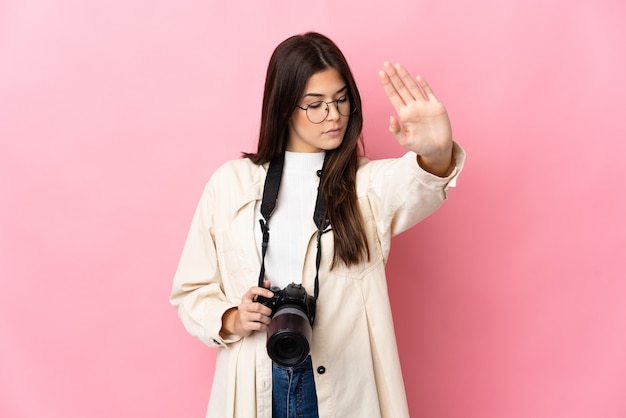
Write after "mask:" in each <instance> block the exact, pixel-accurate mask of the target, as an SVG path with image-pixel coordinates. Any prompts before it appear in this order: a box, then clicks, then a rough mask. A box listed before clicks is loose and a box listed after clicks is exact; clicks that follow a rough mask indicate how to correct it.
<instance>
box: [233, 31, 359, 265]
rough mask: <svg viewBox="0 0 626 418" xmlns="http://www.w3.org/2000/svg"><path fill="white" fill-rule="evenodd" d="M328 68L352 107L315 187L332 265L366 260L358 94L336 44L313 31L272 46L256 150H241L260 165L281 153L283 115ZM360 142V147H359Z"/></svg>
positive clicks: (287, 114)
mask: <svg viewBox="0 0 626 418" xmlns="http://www.w3.org/2000/svg"><path fill="white" fill-rule="evenodd" d="M329 68H334V69H335V70H337V72H339V74H340V75H341V77H342V78H343V79H344V81H345V82H346V85H347V87H348V97H349V98H350V104H351V106H352V107H353V112H352V113H351V114H350V119H349V121H348V126H347V127H346V133H345V135H344V138H343V141H342V142H341V145H339V147H337V148H336V149H333V150H329V151H326V154H327V155H326V162H325V165H324V173H323V174H322V178H321V180H320V188H321V189H320V190H321V192H322V195H323V196H324V198H325V200H326V215H327V217H328V219H329V220H330V224H331V226H332V229H333V233H334V241H335V250H334V257H333V263H332V265H333V267H334V266H335V265H336V261H337V260H341V261H343V262H344V263H345V264H346V265H348V266H350V265H353V264H357V263H359V262H361V261H363V260H365V259H369V248H368V246H367V238H366V236H365V232H364V230H363V227H362V225H363V220H362V219H363V218H362V216H361V211H360V210H359V206H358V202H357V196H356V172H357V166H358V159H359V155H360V154H359V152H360V151H362V150H363V141H362V136H361V130H362V129H363V113H362V112H361V96H360V95H359V90H358V89H357V87H356V83H355V81H354V77H353V76H352V72H351V71H350V67H349V66H348V63H347V61H346V59H345V57H344V55H343V53H342V52H341V51H340V50H339V48H338V47H337V45H335V43H334V42H333V41H331V40H330V39H328V38H327V37H326V36H324V35H321V34H319V33H315V32H308V33H305V34H303V35H295V36H292V37H290V38H288V39H286V40H285V41H283V42H282V43H281V44H280V45H278V46H277V47H276V49H275V50H274V53H273V54H272V57H271V58H270V62H269V65H268V68H267V76H266V79H265V91H264V94H263V107H262V110H261V130H260V134H259V142H258V149H257V152H256V153H254V154H253V153H244V157H247V158H249V159H250V160H252V161H253V162H254V163H256V164H264V163H267V162H269V161H271V160H272V159H274V157H276V156H278V155H280V154H281V153H283V152H284V151H285V149H286V147H287V142H288V140H289V125H288V122H289V119H290V118H291V116H292V114H293V112H294V111H295V109H296V106H297V105H298V103H299V101H300V98H301V97H302V94H303V93H304V89H305V88H306V85H307V82H308V81H309V78H311V76H312V75H314V74H315V73H318V72H320V71H323V70H326V69H329ZM359 146H360V147H359Z"/></svg>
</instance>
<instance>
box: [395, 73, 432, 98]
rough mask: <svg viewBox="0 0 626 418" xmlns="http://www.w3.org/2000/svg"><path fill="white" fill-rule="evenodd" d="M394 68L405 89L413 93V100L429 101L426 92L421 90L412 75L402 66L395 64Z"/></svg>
mask: <svg viewBox="0 0 626 418" xmlns="http://www.w3.org/2000/svg"><path fill="white" fill-rule="evenodd" d="M393 67H394V69H395V70H396V73H397V74H398V77H400V80H401V81H402V83H403V85H404V86H405V88H406V89H407V90H408V91H409V92H410V93H411V98H413V99H416V100H419V99H427V97H426V96H425V95H424V92H423V91H422V89H421V88H420V85H419V84H418V83H416V82H415V80H414V79H413V77H412V76H411V74H409V72H408V71H407V70H406V68H404V66H403V65H402V64H394V66H393Z"/></svg>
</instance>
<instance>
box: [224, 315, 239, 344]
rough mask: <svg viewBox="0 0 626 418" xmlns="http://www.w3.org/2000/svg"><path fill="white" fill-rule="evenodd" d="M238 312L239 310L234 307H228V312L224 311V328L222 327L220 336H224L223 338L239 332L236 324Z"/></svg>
mask: <svg viewBox="0 0 626 418" xmlns="http://www.w3.org/2000/svg"><path fill="white" fill-rule="evenodd" d="M238 313H239V312H238V310H237V308H236V307H234V308H230V309H228V310H227V311H226V312H224V315H222V329H220V336H222V338H225V337H226V336H228V335H233V334H236V333H237V332H236V329H235V325H236V320H237V314H238Z"/></svg>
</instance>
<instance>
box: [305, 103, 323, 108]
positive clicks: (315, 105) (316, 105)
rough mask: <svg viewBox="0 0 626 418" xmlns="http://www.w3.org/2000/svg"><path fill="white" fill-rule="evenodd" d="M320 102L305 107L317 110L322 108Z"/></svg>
mask: <svg viewBox="0 0 626 418" xmlns="http://www.w3.org/2000/svg"><path fill="white" fill-rule="evenodd" d="M322 103H324V102H322V101H319V102H313V103H309V105H308V106H307V108H311V109H319V108H320V107H321V106H322Z"/></svg>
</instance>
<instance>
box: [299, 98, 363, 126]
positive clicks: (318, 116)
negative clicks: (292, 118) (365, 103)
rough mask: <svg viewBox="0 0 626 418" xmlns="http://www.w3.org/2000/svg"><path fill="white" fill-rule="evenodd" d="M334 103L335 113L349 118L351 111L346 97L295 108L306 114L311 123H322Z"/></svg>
mask: <svg viewBox="0 0 626 418" xmlns="http://www.w3.org/2000/svg"><path fill="white" fill-rule="evenodd" d="M331 103H334V104H335V106H337V112H339V114H340V115H341V116H350V113H352V111H353V109H352V108H351V106H350V99H349V98H348V96H347V95H345V96H341V97H340V98H338V99H335V100H331V101H330V102H325V101H323V100H320V101H317V102H313V103H309V104H308V105H307V107H302V106H297V107H298V108H300V109H302V110H304V111H305V112H306V117H307V119H308V120H309V122H311V123H322V122H324V121H325V120H326V118H327V117H328V113H329V112H330V104H331Z"/></svg>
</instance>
